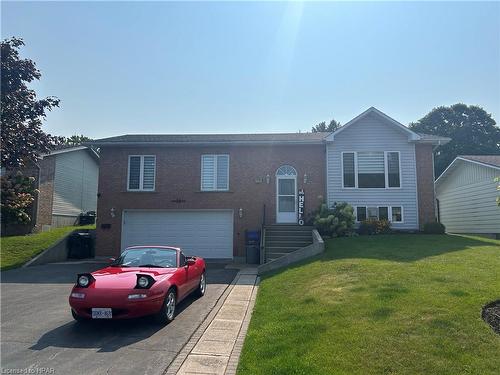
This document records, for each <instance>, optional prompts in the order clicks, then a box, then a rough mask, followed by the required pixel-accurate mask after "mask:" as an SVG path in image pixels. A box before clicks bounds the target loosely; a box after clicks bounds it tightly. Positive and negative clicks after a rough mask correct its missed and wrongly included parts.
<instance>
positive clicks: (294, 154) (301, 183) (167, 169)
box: [96, 144, 326, 257]
mask: <svg viewBox="0 0 500 375" xmlns="http://www.w3.org/2000/svg"><path fill="white" fill-rule="evenodd" d="M202 154H229V155H230V168H229V191H228V192H201V191H200V179H201V177H200V174H201V155H202ZM128 155H156V186H155V192H127V168H128ZM100 156H101V157H100V169H99V187H98V208H97V213H98V218H97V242H96V255H98V256H105V255H117V254H119V252H120V241H121V222H122V212H123V210H124V209H168V210H183V209H232V210H233V211H234V239H233V243H234V248H233V254H234V256H235V257H243V256H245V247H244V241H245V239H244V236H245V230H255V229H259V228H260V226H261V222H262V213H263V205H264V204H265V205H266V223H267V224H272V223H275V221H276V178H275V173H276V170H277V169H278V168H279V167H280V166H281V165H285V164H287V165H291V166H293V167H294V168H295V169H296V170H297V188H298V189H304V191H305V194H306V215H310V213H311V212H312V211H314V210H316V209H317V208H318V206H319V204H320V202H321V201H322V200H323V199H324V197H325V194H326V192H325V191H326V181H325V170H326V167H325V146H324V145H323V144H318V145H274V146H257V145H255V146H249V145H239V146H237V145H234V146H210V147H208V146H207V147H202V146H199V147H194V146H193V147H185V146H183V147H175V146H173V147H167V146H150V147H136V148H134V147H125V146H121V147H118V146H116V147H102V148H101V155H100ZM267 175H269V177H270V179H269V184H268V183H267V181H266V176H267ZM304 175H307V178H306V180H307V181H306V182H305V178H304ZM112 208H114V214H115V217H112V216H111V209H112ZM240 208H242V209H243V217H242V218H240V217H239V215H238V211H239V209H240ZM103 224H108V225H110V227H109V228H108V229H105V228H102V227H101V226H102V225H103Z"/></svg>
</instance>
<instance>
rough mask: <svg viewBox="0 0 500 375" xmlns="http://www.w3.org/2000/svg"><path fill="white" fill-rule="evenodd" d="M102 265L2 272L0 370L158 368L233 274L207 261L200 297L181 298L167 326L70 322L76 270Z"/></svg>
mask: <svg viewBox="0 0 500 375" xmlns="http://www.w3.org/2000/svg"><path fill="white" fill-rule="evenodd" d="M101 266H102V264H98V263H85V264H74V263H72V264H50V265H43V266H36V267H30V268H28V269H16V270H11V271H6V272H2V275H1V276H2V280H1V281H2V283H1V291H2V296H1V302H2V308H1V315H2V316H1V318H2V320H1V334H2V335H1V352H2V354H1V366H2V369H3V371H6V369H14V368H15V369H25V368H36V367H38V368H39V369H42V368H49V369H54V370H51V371H53V372H52V373H54V374H65V375H66V374H106V373H110V374H161V373H163V371H164V370H165V369H166V368H167V367H168V365H169V364H170V362H171V361H172V360H173V359H174V358H175V356H176V354H177V353H178V352H179V351H180V350H181V348H182V347H183V346H184V344H185V343H186V342H187V341H188V339H189V337H190V336H191V335H192V333H193V332H194V331H195V330H196V328H197V327H198V325H199V324H200V323H201V322H202V321H203V319H204V318H205V317H206V315H207V314H208V313H209V312H210V310H211V309H212V308H213V306H214V305H215V303H216V302H217V299H218V298H219V297H220V296H221V294H222V293H223V291H224V290H225V289H226V287H227V285H228V284H229V283H231V281H232V280H233V278H234V276H235V275H236V272H237V271H235V270H226V269H224V267H223V266H222V265H215V264H209V265H208V266H207V282H208V288H207V293H206V295H205V296H204V297H203V298H200V299H196V298H194V297H189V298H187V299H186V300H184V301H183V302H182V303H181V304H180V305H179V306H178V315H177V317H176V319H175V320H174V321H173V322H172V323H171V324H169V325H168V326H166V327H161V326H158V325H157V324H156V323H154V322H153V321H152V319H149V318H142V319H137V320H131V321H116V322H115V321H113V322H109V321H106V322H104V321H97V322H96V321H93V322H89V323H83V324H79V323H76V322H74V321H73V319H72V317H71V314H70V311H69V306H68V294H69V292H70V289H71V286H72V285H73V283H74V280H75V275H76V274H77V273H81V272H90V271H93V270H95V269H98V268H100V267H101ZM2 373H8V372H2ZM29 373H35V372H29ZM38 373H41V372H40V371H39V372H38ZM49 373H50V372H49Z"/></svg>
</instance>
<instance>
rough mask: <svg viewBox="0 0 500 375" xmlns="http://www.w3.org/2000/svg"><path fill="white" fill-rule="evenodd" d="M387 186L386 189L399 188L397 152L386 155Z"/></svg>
mask: <svg viewBox="0 0 500 375" xmlns="http://www.w3.org/2000/svg"><path fill="white" fill-rule="evenodd" d="M387 185H388V187H390V188H392V187H397V188H398V187H401V181H400V176H399V152H388V153H387Z"/></svg>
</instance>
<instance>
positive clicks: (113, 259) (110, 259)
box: [108, 258, 116, 263]
mask: <svg viewBox="0 0 500 375" xmlns="http://www.w3.org/2000/svg"><path fill="white" fill-rule="evenodd" d="M108 260H109V263H113V262H114V261H115V260H116V258H109V259H108Z"/></svg>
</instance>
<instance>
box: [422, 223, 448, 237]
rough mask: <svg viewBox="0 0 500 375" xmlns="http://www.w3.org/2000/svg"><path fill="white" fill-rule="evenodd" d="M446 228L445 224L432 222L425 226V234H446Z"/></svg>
mask: <svg viewBox="0 0 500 375" xmlns="http://www.w3.org/2000/svg"><path fill="white" fill-rule="evenodd" d="M445 230H446V228H445V226H444V225H443V224H441V223H438V222H437V221H432V222H428V223H425V224H424V233H425V234H444V232H445Z"/></svg>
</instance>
